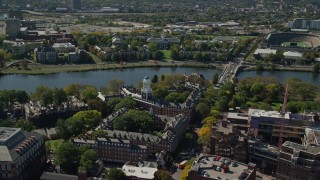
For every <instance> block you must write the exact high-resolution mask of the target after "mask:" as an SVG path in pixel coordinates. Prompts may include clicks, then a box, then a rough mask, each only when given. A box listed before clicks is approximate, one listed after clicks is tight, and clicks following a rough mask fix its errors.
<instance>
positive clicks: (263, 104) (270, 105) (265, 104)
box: [247, 101, 282, 111]
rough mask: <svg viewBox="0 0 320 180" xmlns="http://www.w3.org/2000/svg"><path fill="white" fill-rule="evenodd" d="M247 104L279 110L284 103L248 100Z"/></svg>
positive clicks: (253, 106)
mask: <svg viewBox="0 0 320 180" xmlns="http://www.w3.org/2000/svg"><path fill="white" fill-rule="evenodd" d="M247 105H248V106H249V107H252V108H258V109H265V110H274V111H279V110H280V107H281V105H282V104H281V103H272V104H268V103H265V102H252V101H248V102H247Z"/></svg>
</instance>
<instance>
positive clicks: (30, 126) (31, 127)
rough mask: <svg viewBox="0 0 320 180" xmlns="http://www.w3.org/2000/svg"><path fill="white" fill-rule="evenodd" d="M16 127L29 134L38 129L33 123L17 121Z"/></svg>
mask: <svg viewBox="0 0 320 180" xmlns="http://www.w3.org/2000/svg"><path fill="white" fill-rule="evenodd" d="M16 126H17V127H19V128H21V129H22V130H24V131H28V132H31V131H33V130H35V129H36V126H35V125H34V124H33V123H32V122H31V121H25V120H19V121H17V123H16Z"/></svg>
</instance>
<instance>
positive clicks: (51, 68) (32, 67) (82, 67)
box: [0, 60, 224, 75]
mask: <svg viewBox="0 0 320 180" xmlns="http://www.w3.org/2000/svg"><path fill="white" fill-rule="evenodd" d="M160 67H191V68H192V67H193V68H213V69H216V68H219V69H223V67H224V65H223V64H204V63H201V62H195V61H186V62H185V61H153V60H150V61H147V62H130V63H121V64H115V63H112V64H111V63H110V64H63V65H44V64H29V65H28V67H27V68H21V67H15V66H12V67H8V68H6V69H4V70H2V71H0V74H1V75H10V74H25V75H45V74H56V73H62V72H86V71H103V70H113V69H127V68H160Z"/></svg>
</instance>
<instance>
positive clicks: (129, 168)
mask: <svg viewBox="0 0 320 180" xmlns="http://www.w3.org/2000/svg"><path fill="white" fill-rule="evenodd" d="M157 167H158V164H157V163H156V162H150V161H138V162H133V161H128V162H126V163H125V164H124V165H123V166H122V171H123V172H124V173H125V174H126V176H127V179H129V180H135V179H141V180H147V179H154V173H155V172H156V171H157V170H158V169H157Z"/></svg>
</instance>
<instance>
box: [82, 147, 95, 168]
mask: <svg viewBox="0 0 320 180" xmlns="http://www.w3.org/2000/svg"><path fill="white" fill-rule="evenodd" d="M97 158H98V157H97V153H96V151H95V150H93V149H89V150H87V151H86V152H85V153H83V154H82V155H81V158H80V167H79V169H83V170H86V171H89V170H90V169H91V168H92V165H93V164H94V163H95V161H96V160H97Z"/></svg>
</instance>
